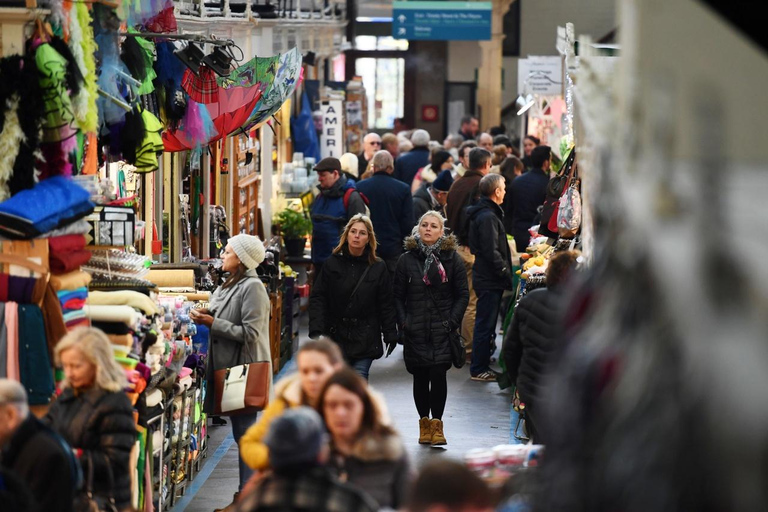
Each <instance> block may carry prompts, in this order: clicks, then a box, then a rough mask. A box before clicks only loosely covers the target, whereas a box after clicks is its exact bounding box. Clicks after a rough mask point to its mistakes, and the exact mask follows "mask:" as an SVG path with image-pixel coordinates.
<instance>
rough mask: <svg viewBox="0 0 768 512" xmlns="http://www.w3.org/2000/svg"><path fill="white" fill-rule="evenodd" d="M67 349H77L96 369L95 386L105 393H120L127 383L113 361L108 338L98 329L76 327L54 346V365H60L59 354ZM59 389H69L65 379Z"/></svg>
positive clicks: (117, 365) (118, 366)
mask: <svg viewBox="0 0 768 512" xmlns="http://www.w3.org/2000/svg"><path fill="white" fill-rule="evenodd" d="M69 349H77V350H79V351H80V353H81V354H83V357H85V359H86V360H87V361H88V362H89V363H91V364H92V365H94V366H95V367H96V382H95V384H96V386H97V387H99V388H101V389H104V390H106V391H121V390H122V389H123V388H124V387H125V386H126V385H127V384H128V381H127V380H126V378H125V372H124V371H123V369H122V367H121V366H120V365H119V364H117V362H116V361H115V356H114V352H112V345H111V344H110V342H109V338H107V335H106V334H104V333H103V332H102V331H101V330H99V329H94V328H93V327H78V328H77V329H75V330H73V331H70V332H69V333H68V334H67V335H66V336H64V337H63V338H62V339H61V341H59V343H58V345H56V350H55V357H56V364H57V365H61V354H62V352H65V351H67V350H69ZM61 387H62V388H65V387H69V382H68V381H67V379H66V378H65V379H64V380H63V381H62V382H61Z"/></svg>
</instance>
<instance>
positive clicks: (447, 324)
mask: <svg viewBox="0 0 768 512" xmlns="http://www.w3.org/2000/svg"><path fill="white" fill-rule="evenodd" d="M424 286H426V288H427V293H428V294H429V298H430V299H432V303H433V304H434V305H435V309H437V312H438V313H439V314H440V318H442V320H443V326H444V327H445V329H446V330H447V331H449V330H450V329H451V322H450V321H449V320H448V319H447V318H445V316H444V315H443V312H442V310H441V309H440V306H438V304H437V300H436V299H435V296H434V295H432V290H431V289H430V288H429V286H427V285H424Z"/></svg>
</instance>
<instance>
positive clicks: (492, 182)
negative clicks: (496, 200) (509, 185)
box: [479, 173, 504, 197]
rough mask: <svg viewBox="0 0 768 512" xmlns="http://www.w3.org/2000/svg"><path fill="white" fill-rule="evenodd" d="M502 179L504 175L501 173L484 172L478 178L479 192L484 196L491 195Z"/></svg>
mask: <svg viewBox="0 0 768 512" xmlns="http://www.w3.org/2000/svg"><path fill="white" fill-rule="evenodd" d="M503 181H504V176H502V175H501V174H496V173H491V174H486V175H485V176H483V177H482V179H481V180H480V185H479V187H480V193H481V194H483V195H484V196H485V197H491V196H492V195H493V193H494V192H495V191H496V189H497V188H499V187H500V186H501V183H502V182H503Z"/></svg>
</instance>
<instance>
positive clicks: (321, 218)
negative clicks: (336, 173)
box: [311, 175, 365, 263]
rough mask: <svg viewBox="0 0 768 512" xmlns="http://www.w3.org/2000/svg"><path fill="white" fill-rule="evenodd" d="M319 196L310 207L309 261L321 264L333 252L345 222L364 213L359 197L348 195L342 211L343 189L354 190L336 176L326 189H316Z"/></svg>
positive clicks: (349, 183)
mask: <svg viewBox="0 0 768 512" xmlns="http://www.w3.org/2000/svg"><path fill="white" fill-rule="evenodd" d="M318 189H319V190H320V195H318V196H317V198H316V199H315V201H314V203H313V204H312V214H311V217H312V262H313V263H324V262H325V260H327V259H328V258H329V257H330V256H331V253H332V252H333V249H334V248H335V247H336V246H337V245H338V244H339V238H340V236H341V233H342V231H344V226H346V225H347V221H349V219H351V218H352V217H353V216H355V215H357V214H358V213H365V202H364V201H363V198H362V197H360V194H358V193H355V192H352V194H351V195H350V196H349V202H348V204H347V208H344V194H345V193H346V192H347V189H353V190H355V182H354V181H352V180H349V179H347V177H346V176H343V175H342V176H340V177H339V179H338V180H337V181H336V183H334V184H333V185H331V187H330V188H328V189H323V188H320V187H318Z"/></svg>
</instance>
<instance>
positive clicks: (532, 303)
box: [501, 288, 561, 404]
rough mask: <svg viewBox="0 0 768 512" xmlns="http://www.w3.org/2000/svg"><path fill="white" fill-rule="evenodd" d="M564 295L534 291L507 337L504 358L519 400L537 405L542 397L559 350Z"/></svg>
mask: <svg viewBox="0 0 768 512" xmlns="http://www.w3.org/2000/svg"><path fill="white" fill-rule="evenodd" d="M560 299H561V294H560V293H559V291H558V290H557V289H553V288H541V289H538V290H533V291H532V292H530V293H528V294H527V295H526V296H525V297H523V298H522V299H521V300H520V303H519V304H518V305H517V307H516V308H515V314H514V316H513V317H512V324H511V326H510V328H509V329H508V330H507V333H506V335H505V336H504V345H503V346H502V350H501V352H502V357H503V358H504V364H505V365H506V368H507V372H508V373H509V376H510V379H511V381H512V382H514V383H515V384H516V385H517V389H518V391H519V393H520V398H521V400H522V401H523V402H525V403H527V404H534V403H537V402H538V401H539V398H540V396H541V392H540V390H541V387H542V380H543V379H542V377H543V376H544V375H545V374H546V373H547V370H548V368H549V365H550V364H551V363H552V357H553V355H554V353H555V351H556V350H557V339H558V334H559V324H560Z"/></svg>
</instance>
